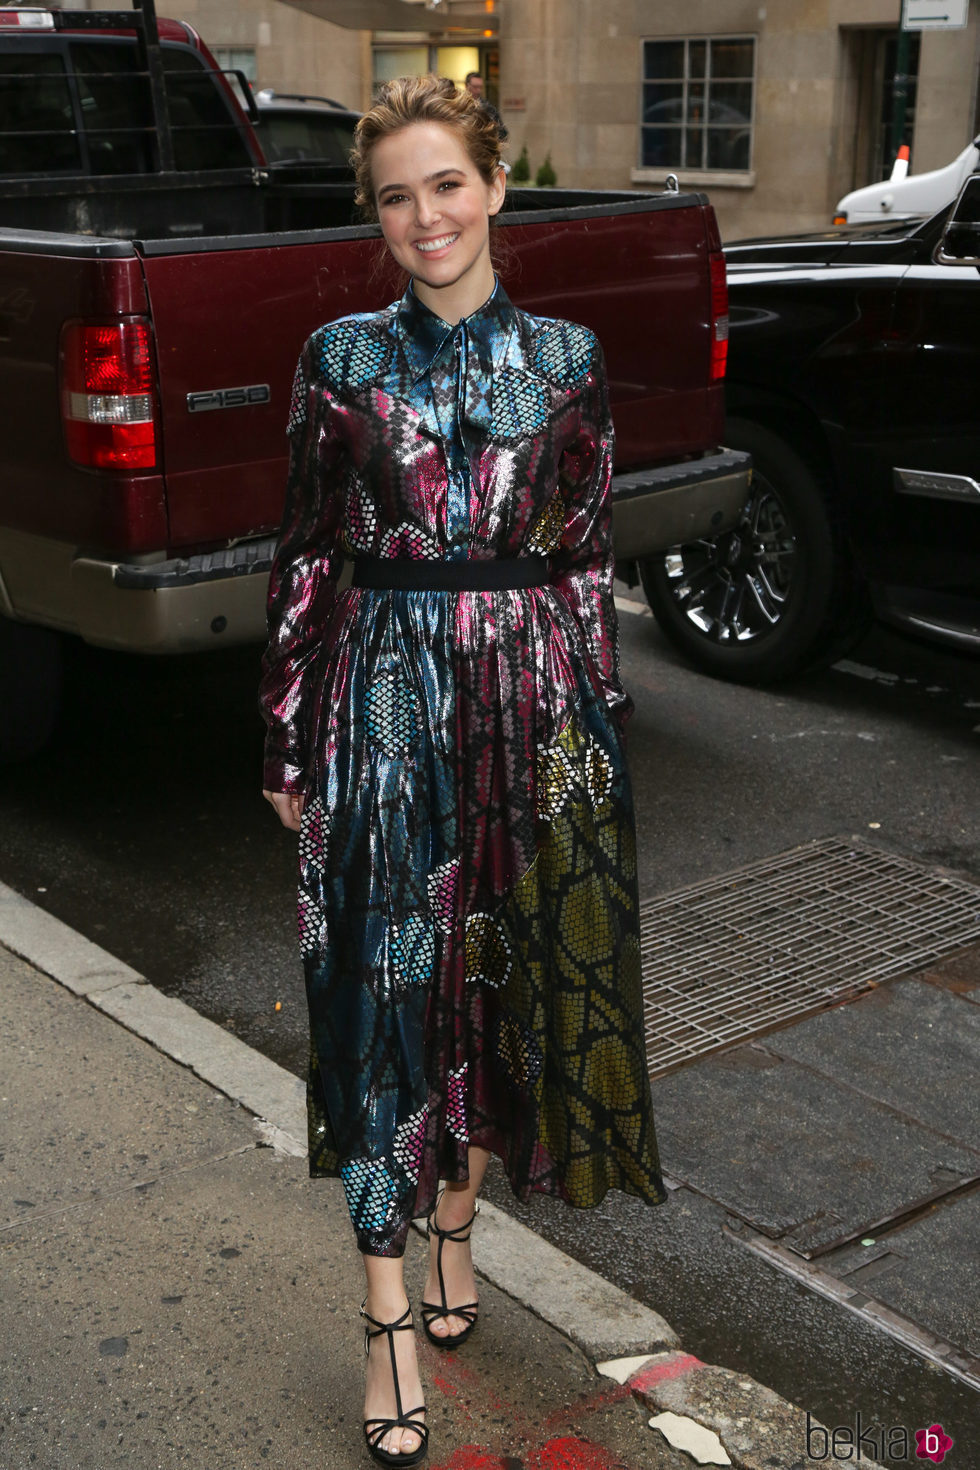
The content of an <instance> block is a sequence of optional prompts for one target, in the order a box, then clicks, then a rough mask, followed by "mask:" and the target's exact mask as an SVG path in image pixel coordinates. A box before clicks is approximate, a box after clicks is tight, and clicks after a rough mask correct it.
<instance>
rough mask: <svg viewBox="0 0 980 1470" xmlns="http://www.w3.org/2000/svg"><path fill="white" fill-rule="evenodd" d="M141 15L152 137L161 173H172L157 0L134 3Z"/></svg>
mask: <svg viewBox="0 0 980 1470" xmlns="http://www.w3.org/2000/svg"><path fill="white" fill-rule="evenodd" d="M133 3H134V7H135V9H136V10H137V11H138V12H139V13H140V15H141V19H142V24H141V25H140V26H139V27H138V29H137V36H138V42H137V45H138V49H139V52H140V61H141V62H142V64H143V66H144V68H145V69H146V71H147V73H148V76H149V82H150V98H151V101H152V105H153V138H154V144H155V149H156V154H157V160H158V163H159V166H160V170H161V172H163V173H173V171H174V169H175V168H176V162H175V160H174V139H173V133H172V132H171V131H170V108H169V106H168V104H167V87H166V82H165V81H164V76H163V57H162V55H161V53H160V33H159V31H158V29H157V12H156V4H155V0H133Z"/></svg>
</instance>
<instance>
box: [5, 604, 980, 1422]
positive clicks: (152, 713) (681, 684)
mask: <svg viewBox="0 0 980 1470" xmlns="http://www.w3.org/2000/svg"><path fill="white" fill-rule="evenodd" d="M620 591H621V593H622V596H623V598H624V599H625V601H624V606H623V611H622V616H621V627H622V660H623V673H624V678H625V681H626V683H627V685H628V687H629V688H630V690H631V692H632V694H633V697H634V699H635V702H636V706H637V708H636V714H635V715H634V718H633V720H632V722H631V726H630V736H629V742H630V758H631V767H632V772H633V780H634V786H635V791H636V799H637V817H638V835H639V843H640V880H641V892H642V894H643V896H644V897H651V896H654V895H657V894H660V893H663V892H664V891H665V890H668V889H673V888H676V887H679V886H682V885H687V884H690V883H693V882H696V881H698V880H701V879H704V878H707V877H711V876H715V875H719V874H724V873H728V872H730V871H731V870H733V869H736V868H738V867H740V866H742V865H743V864H745V863H749V862H753V861H756V860H758V859H760V858H766V857H770V856H772V855H775V854H777V853H780V852H782V851H785V850H786V849H789V848H792V847H794V846H796V845H798V844H800V843H804V842H808V841H811V840H813V839H815V838H822V837H829V836H834V835H837V836H841V835H843V836H859V837H861V838H862V839H863V840H865V841H867V842H870V843H871V844H873V845H874V846H877V847H880V848H882V849H885V850H890V851H894V852H898V853H901V854H904V855H907V856H909V857H911V858H914V859H915V860H916V861H918V862H921V863H924V864H927V865H929V866H936V865H939V866H943V867H945V868H948V869H951V870H953V871H955V872H957V873H960V874H964V875H966V876H968V877H971V878H973V879H977V880H980V782H978V781H977V776H976V771H977V764H976V762H977V752H978V745H980V663H977V662H976V661H970V660H967V659H964V658H958V657H956V656H953V655H950V654H947V653H944V652H937V651H936V650H934V649H930V648H927V647H925V646H924V645H921V646H920V645H917V644H914V643H911V642H908V641H906V640H904V639H901V638H899V637H898V636H896V635H892V634H890V633H888V632H886V631H884V630H882V629H876V630H874V631H873V632H872V633H871V634H870V635H869V636H868V637H867V638H866V639H865V640H864V642H863V643H862V644H861V645H860V646H859V647H858V648H857V649H855V650H854V651H853V652H852V653H851V655H850V657H849V658H848V659H847V660H846V661H845V662H844V663H842V664H840V665H838V666H836V667H835V668H833V669H829V670H826V671H822V672H819V673H815V674H812V675H809V676H807V677H805V678H802V679H800V680H797V681H795V682H794V683H792V684H789V685H785V686H781V687H779V688H776V689H771V690H757V689H746V688H739V687H736V686H731V685H725V684H721V683H718V682H715V681H712V680H708V679H705V678H703V677H701V676H699V675H697V674H695V673H693V672H692V671H691V670H689V669H688V668H686V667H684V666H683V664H682V663H681V662H680V660H679V659H678V658H677V657H675V655H674V654H673V653H672V652H671V651H670V649H669V647H668V646H667V644H666V643H665V642H664V640H663V639H662V637H661V635H660V634H659V632H658V630H657V628H656V625H655V623H654V622H653V620H652V618H650V617H649V616H645V615H643V613H642V612H641V611H639V609H640V608H641V607H642V599H641V596H640V594H639V592H629V591H627V590H626V589H625V588H621V589H620ZM630 604H632V609H631V608H630ZM257 660H258V650H256V649H253V648H246V649H237V650H230V651H229V652H228V653H227V654H225V655H223V656H221V657H203V656H202V657H196V658H185V659H180V660H170V661H159V662H156V661H151V660H139V659H128V658H126V657H123V656H121V655H117V654H108V653H101V652H99V651H97V650H91V649H84V648H81V647H77V648H75V649H74V650H73V652H72V656H71V659H70V668H69V691H68V699H67V703H66V710H65V717H64V720H63V723H62V727H61V730H60V732H59V734H58V737H57V739H56V742H55V744H54V745H53V746H52V747H51V748H50V749H49V750H48V751H46V752H45V753H44V755H42V756H40V757H38V758H36V759H35V760H33V761H31V762H29V763H27V764H24V765H22V766H20V767H18V768H16V769H14V770H8V771H6V772H4V773H3V774H2V775H0V879H2V880H3V881H4V882H6V883H8V884H10V885H11V886H12V887H14V888H16V889H17V890H19V891H20V892H22V893H23V894H25V895H26V896H27V897H29V898H31V899H32V900H33V901H34V902H36V903H38V904H40V905H42V906H43V907H45V908H47V909H49V910H50V911H51V912H52V913H54V914H55V915H57V916H58V917H59V918H61V919H63V920H64V921H65V922H67V923H69V924H71V925H72V926H73V927H74V928H76V929H78V930H80V931H81V932H82V933H83V934H86V935H88V936H89V937H91V938H92V939H94V940H96V941H97V942H98V943H99V944H101V945H103V946H104V947H105V948H106V949H108V950H109V951H111V952H112V953H113V954H115V955H117V956H119V957H120V958H121V959H123V960H124V961H126V962H127V963H128V964H130V965H132V966H133V967H134V968H135V969H137V970H139V971H140V972H141V973H143V974H144V975H146V976H147V977H148V978H149V979H150V980H151V981H152V982H153V983H154V984H155V985H157V986H159V987H160V988H161V989H164V990H166V991H168V992H169V993H171V994H174V995H178V996H180V997H181V998H182V999H184V1000H186V1001H187V1002H188V1003H189V1004H190V1005H192V1006H194V1007H195V1008H196V1009H197V1010H199V1011H201V1012H202V1013H203V1014H205V1015H207V1016H209V1017H210V1018H212V1019H213V1020H216V1021H218V1022H219V1023H220V1024H221V1025H224V1026H226V1027H227V1028H228V1029H229V1030H231V1031H233V1032H234V1033H235V1034H236V1035H238V1036H239V1037H241V1038H242V1039H243V1040H244V1041H246V1042H248V1043H249V1044H250V1045H252V1046H254V1047H256V1048H258V1049H259V1050H260V1051H263V1052H265V1053H266V1054H267V1055H269V1056H270V1057H273V1058H274V1059H275V1060H276V1061H278V1062H280V1063H281V1064H282V1065H284V1066H286V1067H288V1068H290V1069H291V1070H293V1071H294V1072H296V1073H298V1074H300V1073H302V1071H303V1069H304V1066H305V1057H306V1046H307V1041H306V1032H305V1002H304V998H303V992H302V983H301V974H300V970H299V966H298V962H297V958H296V949H295V935H294V927H293V872H294V855H295V840H294V839H293V838H292V837H290V836H289V835H288V834H286V833H284V832H282V831H280V830H279V829H278V827H277V825H276V823H275V819H274V817H273V814H272V812H271V811H270V810H269V808H268V807H267V806H266V804H265V803H264V802H263V801H262V800H261V798H260V796H259V785H260V779H259V778H260V751H261V729H260V725H259V722H258V718H257V715H256V711H255V681H256V675H257ZM666 1162H667V1166H668V1172H669V1160H667V1161H666ZM490 1194H491V1197H492V1198H494V1199H495V1200H496V1201H497V1203H499V1204H500V1205H502V1206H503V1207H505V1208H507V1209H513V1210H514V1212H515V1213H516V1214H518V1215H519V1216H520V1218H522V1219H524V1220H525V1221H526V1222H527V1223H533V1225H534V1228H535V1229H537V1230H539V1231H541V1233H543V1234H545V1235H547V1236H548V1237H549V1238H551V1239H553V1240H554V1241H555V1243H557V1244H559V1245H560V1246H561V1247H562V1249H564V1250H566V1251H567V1252H568V1253H569V1254H571V1255H573V1256H578V1257H579V1258H580V1259H583V1260H585V1261H587V1263H588V1264H590V1265H592V1266H594V1267H595V1268H596V1269H598V1270H600V1271H602V1272H603V1273H604V1274H606V1275H607V1276H609V1277H610V1278H612V1279H614V1280H616V1281H617V1282H618V1283H619V1284H620V1285H623V1286H624V1287H626V1289H627V1290H630V1291H631V1292H633V1293H635V1294H636V1295H639V1296H640V1297H642V1299H644V1300H646V1301H648V1302H649V1303H650V1304H651V1305H652V1306H654V1307H655V1308H656V1309H657V1310H658V1311H661V1312H663V1314H664V1315H665V1316H666V1317H667V1319H668V1320H669V1321H671V1322H672V1323H673V1324H674V1325H675V1326H676V1327H677V1329H678V1331H680V1332H681V1334H682V1337H683V1340H684V1341H685V1343H686V1344H687V1345H689V1346H690V1348H691V1350H693V1351H695V1352H698V1353H700V1354H701V1355H702V1356H704V1357H705V1358H706V1359H708V1360H710V1361H715V1362H725V1363H727V1364H729V1365H730V1366H732V1367H734V1368H742V1369H744V1370H745V1371H747V1372H750V1373H752V1374H753V1376H755V1377H756V1378H758V1379H760V1380H761V1381H763V1382H768V1383H770V1384H771V1385H772V1386H773V1387H774V1388H775V1389H776V1390H777V1391H778V1392H780V1393H782V1394H784V1395H785V1396H786V1397H789V1398H791V1399H794V1400H796V1401H797V1402H801V1403H803V1402H806V1403H808V1404H809V1405H811V1406H812V1407H813V1409H814V1411H815V1412H818V1413H819V1414H820V1415H821V1417H822V1418H823V1419H824V1421H825V1422H828V1423H831V1424H833V1423H839V1422H851V1421H853V1418H854V1414H855V1412H857V1411H861V1412H862V1413H863V1414H864V1415H865V1417H867V1416H876V1417H877V1418H878V1419H879V1420H885V1419H887V1418H889V1416H890V1418H891V1420H892V1421H894V1422H901V1420H902V1415H903V1413H907V1412H910V1410H909V1405H910V1404H915V1405H916V1406H917V1407H919V1406H922V1405H924V1404H926V1403H928V1404H930V1405H931V1406H933V1408H934V1410H935V1413H936V1417H937V1418H939V1419H944V1420H945V1421H949V1422H951V1423H959V1424H960V1425H961V1426H962V1425H964V1424H965V1423H966V1421H967V1418H968V1417H969V1416H972V1418H973V1422H974V1423H976V1420H977V1403H976V1395H975V1394H972V1393H971V1391H970V1390H969V1389H967V1388H964V1387H963V1386H962V1385H959V1384H957V1383H956V1382H954V1381H953V1380H951V1379H948V1378H947V1377H945V1375H942V1374H941V1373H937V1371H936V1370H935V1369H934V1368H932V1367H931V1366H929V1365H928V1364H926V1363H924V1362H923V1361H922V1360H920V1359H918V1358H916V1356H915V1354H913V1353H911V1352H910V1351H909V1350H907V1349H905V1348H902V1347H900V1346H899V1345H898V1344H896V1343H895V1342H893V1341H892V1340H890V1339H889V1338H887V1337H885V1336H884V1335H883V1334H882V1333H881V1332H880V1331H878V1330H877V1329H875V1328H873V1327H871V1326H870V1325H868V1324H867V1323H864V1322H862V1321H861V1320H860V1319H858V1318H854V1317H853V1316H851V1317H847V1316H846V1314H842V1313H841V1312H840V1311H839V1309H837V1308H835V1306H834V1304H833V1303H831V1302H828V1301H826V1300H824V1299H821V1298H819V1297H817V1296H815V1295H814V1294H813V1293H811V1292H808V1291H807V1290H806V1289H805V1288H803V1287H801V1286H800V1285H799V1284H798V1283H796V1282H794V1281H792V1280H790V1279H789V1278H787V1277H785V1276H780V1275H779V1273H777V1272H774V1271H773V1270H772V1269H771V1268H770V1267H769V1266H768V1265H767V1264H766V1263H765V1262H763V1261H761V1260H759V1259H758V1258H757V1257H752V1256H750V1255H748V1254H747V1253H746V1252H744V1251H740V1250H739V1249H738V1248H737V1247H736V1246H734V1245H733V1244H732V1242H731V1240H730V1239H729V1238H728V1237H726V1236H725V1234H724V1232H723V1229H722V1226H723V1224H724V1218H723V1217H724V1211H720V1210H719V1207H718V1206H717V1205H715V1204H713V1203H712V1202H711V1201H709V1200H706V1199H704V1198H703V1197H700V1196H698V1195H697V1194H696V1193H694V1192H692V1191H689V1190H681V1191H677V1194H676V1195H675V1197H674V1198H673V1199H672V1201H671V1205H672V1208H671V1209H669V1210H663V1211H660V1212H658V1215H657V1220H656V1226H655V1227H654V1226H653V1225H652V1224H651V1219H650V1216H649V1213H648V1212H644V1211H643V1210H638V1209H637V1208H636V1207H635V1205H633V1204H632V1203H631V1202H630V1201H628V1200H626V1199H624V1198H622V1197H619V1196H615V1197H614V1196H610V1199H609V1201H607V1203H606V1204H605V1205H604V1206H603V1207H602V1209H601V1210H600V1211H599V1212H598V1213H597V1215H596V1216H595V1217H592V1218H590V1219H588V1220H583V1219H581V1218H580V1217H578V1216H576V1215H573V1213H572V1212H568V1211H555V1210H549V1209H548V1208H547V1207H545V1206H541V1205H538V1204H535V1206H534V1207H533V1208H532V1209H530V1210H528V1211H523V1212H522V1211H520V1210H519V1209H517V1208H516V1207H515V1206H514V1204H513V1201H511V1200H509V1199H508V1198H507V1192H506V1191H505V1190H504V1189H503V1188H502V1187H501V1185H500V1181H499V1179H497V1180H494V1179H493V1178H492V1179H491V1182H490Z"/></svg>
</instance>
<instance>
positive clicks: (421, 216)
mask: <svg viewBox="0 0 980 1470" xmlns="http://www.w3.org/2000/svg"><path fill="white" fill-rule="evenodd" d="M438 218H439V203H438V200H437V199H435V198H425V197H420V198H418V199H416V201H415V219H416V222H417V223H418V224H419V225H420V226H421V228H422V229H424V230H425V229H428V227H429V226H430V225H432V224H434V223H435V222H436V220H437V219H438Z"/></svg>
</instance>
